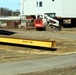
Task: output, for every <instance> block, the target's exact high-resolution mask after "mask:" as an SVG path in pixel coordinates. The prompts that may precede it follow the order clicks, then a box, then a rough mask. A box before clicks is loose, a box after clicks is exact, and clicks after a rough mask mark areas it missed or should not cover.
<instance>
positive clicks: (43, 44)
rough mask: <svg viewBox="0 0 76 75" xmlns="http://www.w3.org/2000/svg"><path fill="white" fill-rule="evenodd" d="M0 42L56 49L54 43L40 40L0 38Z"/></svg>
mask: <svg viewBox="0 0 76 75" xmlns="http://www.w3.org/2000/svg"><path fill="white" fill-rule="evenodd" d="M0 42H3V43H12V44H21V45H28V46H38V47H46V48H53V47H56V42H55V41H41V40H32V39H31V40H30V39H20V38H10V37H0Z"/></svg>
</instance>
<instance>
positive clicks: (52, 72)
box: [18, 66, 76, 75]
mask: <svg viewBox="0 0 76 75" xmlns="http://www.w3.org/2000/svg"><path fill="white" fill-rule="evenodd" d="M18 75H76V66H71V67H66V68H56V69H49V70H45V71H42V72H40V71H39V72H33V73H32V72H31V73H26V74H18Z"/></svg>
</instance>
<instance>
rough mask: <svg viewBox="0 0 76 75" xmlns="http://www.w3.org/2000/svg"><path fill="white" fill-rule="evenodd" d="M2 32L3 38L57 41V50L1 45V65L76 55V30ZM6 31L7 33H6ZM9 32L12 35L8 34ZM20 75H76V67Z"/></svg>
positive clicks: (16, 30) (17, 30)
mask: <svg viewBox="0 0 76 75" xmlns="http://www.w3.org/2000/svg"><path fill="white" fill-rule="evenodd" d="M1 31H2V32H1ZM1 31H0V35H1V36H10V37H18V38H28V39H40V40H55V41H56V49H45V48H38V47H36V48H35V47H27V46H21V45H13V44H4V43H0V63H4V62H13V61H22V60H30V59H32V60H34V59H39V58H47V57H52V56H57V55H65V54H71V53H76V28H64V29H63V30H62V31H59V32H48V31H26V30H25V29H1ZM3 31H4V32H3ZM6 31H7V33H5V32H6ZM9 31H10V32H11V34H8V32H9ZM19 75H76V66H71V67H67V68H60V69H51V70H47V71H43V72H36V73H28V74H19Z"/></svg>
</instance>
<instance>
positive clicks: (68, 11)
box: [61, 0, 76, 17]
mask: <svg viewBox="0 0 76 75" xmlns="http://www.w3.org/2000/svg"><path fill="white" fill-rule="evenodd" d="M61 16H62V17H76V0H62V15H61Z"/></svg>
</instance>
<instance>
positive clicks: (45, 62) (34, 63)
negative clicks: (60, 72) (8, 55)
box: [0, 54, 76, 75]
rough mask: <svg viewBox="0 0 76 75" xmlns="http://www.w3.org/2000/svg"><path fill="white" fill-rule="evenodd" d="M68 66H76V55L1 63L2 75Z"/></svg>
mask: <svg viewBox="0 0 76 75" xmlns="http://www.w3.org/2000/svg"><path fill="white" fill-rule="evenodd" d="M68 66H76V54H71V55H64V56H53V57H50V58H44V59H36V60H27V61H18V62H7V63H0V75H14V74H20V73H28V72H36V71H43V70H47V69H53V68H63V67H68Z"/></svg>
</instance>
